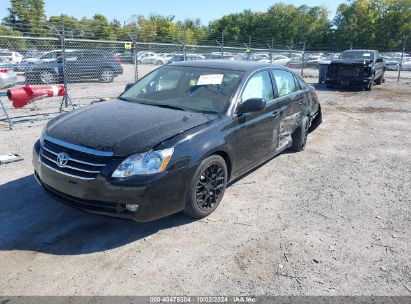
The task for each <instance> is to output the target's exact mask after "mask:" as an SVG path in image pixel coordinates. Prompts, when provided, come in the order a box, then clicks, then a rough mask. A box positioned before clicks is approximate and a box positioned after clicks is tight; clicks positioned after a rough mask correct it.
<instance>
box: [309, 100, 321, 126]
mask: <svg viewBox="0 0 411 304" xmlns="http://www.w3.org/2000/svg"><path fill="white" fill-rule="evenodd" d="M322 122H323V113H322V111H321V106H319V107H318V113H317V115H316V116H315V118H314V119H313V120H312V121H311V125H310V128H309V129H308V133H311V132H313V131H314V130H315V129H317V128H318V127H319V125H321V124H322Z"/></svg>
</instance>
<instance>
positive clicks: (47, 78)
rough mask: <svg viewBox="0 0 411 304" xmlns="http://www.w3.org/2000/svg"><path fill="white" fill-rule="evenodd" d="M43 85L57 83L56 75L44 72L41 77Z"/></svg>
mask: <svg viewBox="0 0 411 304" xmlns="http://www.w3.org/2000/svg"><path fill="white" fill-rule="evenodd" d="M39 78H40V82H41V83H42V84H51V83H56V82H57V77H56V74H55V73H53V72H52V71H42V72H41V73H40V75H39Z"/></svg>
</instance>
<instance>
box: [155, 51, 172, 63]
mask: <svg viewBox="0 0 411 304" xmlns="http://www.w3.org/2000/svg"><path fill="white" fill-rule="evenodd" d="M173 57H174V54H169V53H163V54H158V56H157V61H156V62H155V64H158V65H163V64H167V63H169V62H170V60H171V59H172V58H173Z"/></svg>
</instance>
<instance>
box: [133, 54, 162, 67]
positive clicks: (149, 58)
mask: <svg viewBox="0 0 411 304" xmlns="http://www.w3.org/2000/svg"><path fill="white" fill-rule="evenodd" d="M157 60H158V56H157V54H156V53H153V52H147V53H145V54H142V55H141V56H140V57H139V58H138V59H137V62H138V63H145V64H155V63H156V62H157Z"/></svg>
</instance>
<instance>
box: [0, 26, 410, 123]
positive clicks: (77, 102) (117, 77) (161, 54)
mask: <svg viewBox="0 0 411 304" xmlns="http://www.w3.org/2000/svg"><path fill="white" fill-rule="evenodd" d="M68 37H70V35H68ZM142 40H144V39H142ZM166 40H167V39H164V41H166ZM253 46H258V47H253ZM342 51H343V50H342ZM392 54H394V55H392V58H393V60H395V58H397V59H398V58H402V60H404V58H405V59H406V60H409V57H408V56H406V55H405V54H404V50H399V52H397V53H392ZM337 55H338V53H336V52H330V51H324V50H323V51H321V50H306V48H305V44H303V43H302V44H299V45H298V47H293V48H290V47H284V46H279V47H277V46H276V44H275V42H274V41H269V40H268V41H264V40H257V39H254V40H253V39H252V38H251V37H250V38H249V39H248V41H247V42H246V43H233V42H229V41H224V36H222V37H221V39H220V40H214V41H208V44H206V45H196V44H186V43H185V38H184V37H182V39H181V40H179V41H172V42H171V43H153V42H141V41H139V39H137V35H135V36H134V38H133V37H132V36H130V40H128V41H110V40H98V39H74V38H67V37H66V36H65V34H64V31H63V32H62V33H60V32H58V31H56V30H55V31H54V35H51V37H23V36H0V92H1V91H3V93H4V90H5V89H6V88H13V87H21V86H23V85H25V84H28V85H53V84H63V85H64V86H65V89H66V92H67V98H65V99H64V100H62V97H53V98H47V99H43V100H40V101H36V102H34V103H32V104H30V105H28V106H27V107H24V108H22V109H18V110H16V109H13V107H12V105H11V103H10V102H9V101H8V100H6V98H4V96H3V97H0V100H1V101H2V107H3V112H7V113H10V112H13V115H9V116H14V117H24V118H27V117H31V116H33V117H34V116H40V117H46V118H47V117H49V116H50V115H51V114H53V113H57V112H60V111H61V110H62V109H63V110H64V109H66V108H67V109H70V108H73V107H81V106H84V105H88V104H90V103H93V102H98V101H100V100H102V99H109V98H113V97H116V96H118V95H119V94H121V93H122V92H123V90H124V88H125V86H126V85H127V84H128V83H131V82H135V81H136V80H137V79H139V78H141V77H143V76H144V75H146V74H147V73H149V72H150V71H152V70H154V69H156V68H158V67H159V66H161V65H164V64H168V63H173V62H179V61H190V60H209V59H210V60H211V59H224V60H247V61H255V62H266V63H269V62H272V63H274V64H278V65H283V66H288V67H289V68H291V69H294V70H296V71H297V72H298V73H299V74H301V75H305V76H309V77H318V67H319V63H320V61H324V60H332V59H333V58H335V56H337ZM410 63H411V61H410ZM399 67H400V65H399V64H397V65H396V69H393V71H392V72H391V73H390V74H389V75H387V76H388V78H390V79H391V80H392V81H395V80H396V79H397V78H398V80H400V78H399V75H400V71H401V68H399ZM407 67H408V65H407ZM408 74H409V73H408V72H406V73H403V74H402V79H408V80H409V79H410V78H411V77H410V75H408ZM3 95H4V94H3ZM1 110H2V109H0V111H1ZM0 115H1V114H0ZM4 117H5V116H4V115H3V117H0V120H3V121H4V120H5V119H4ZM29 120H30V118H29Z"/></svg>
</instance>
